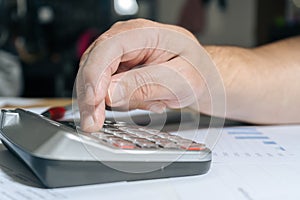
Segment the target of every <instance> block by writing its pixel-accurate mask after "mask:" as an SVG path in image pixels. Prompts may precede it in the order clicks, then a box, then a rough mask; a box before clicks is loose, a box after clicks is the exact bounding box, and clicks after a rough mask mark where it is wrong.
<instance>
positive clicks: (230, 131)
mask: <svg viewBox="0 0 300 200" xmlns="http://www.w3.org/2000/svg"><path fill="white" fill-rule="evenodd" d="M213 156H214V157H215V158H219V159H221V160H222V159H224V158H225V159H226V158H235V159H236V158H247V159H249V158H255V159H257V158H263V159H264V160H265V159H266V158H270V159H277V158H283V157H286V156H290V154H289V153H288V151H287V150H286V148H284V147H283V146H282V145H280V144H279V143H278V142H277V141H275V140H274V139H272V137H270V136H269V135H268V134H267V133H265V132H262V131H259V130H258V129H257V127H235V128H225V129H224V130H223V133H222V136H221V138H220V141H219V142H218V144H217V145H216V147H215V148H214V149H213Z"/></svg>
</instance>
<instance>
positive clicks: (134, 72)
mask: <svg viewBox="0 0 300 200" xmlns="http://www.w3.org/2000/svg"><path fill="white" fill-rule="evenodd" d="M211 69H215V66H214V64H213V62H212V61H211V60H210V58H209V56H208V54H207V53H206V51H205V50H204V49H203V47H202V46H201V45H200V44H199V43H198V41H197V39H196V38H195V37H194V36H193V35H192V34H191V33H190V32H188V31H187V30H185V29H183V28H180V27H178V26H172V25H165V24H160V23H156V22H152V21H149V20H144V19H136V20H130V21H126V22H118V23H116V24H115V25H113V26H112V27H111V28H110V29H109V30H108V31H106V32H105V33H103V34H102V35H101V36H100V37H99V38H98V39H97V40H96V41H94V43H93V44H92V45H91V46H90V47H89V48H88V49H87V50H86V52H85V53H84V55H83V56H82V59H81V61H80V69H79V72H78V75H77V82H76V89H77V98H78V105H79V109H80V116H81V127H82V129H83V130H85V131H89V132H92V131H97V130H99V129H100V128H101V127H102V124H103V121H104V119H105V114H104V113H105V105H108V106H111V107H117V108H118V109H122V110H129V109H135V108H139V109H146V110H151V111H154V112H163V110H164V109H165V108H166V107H169V108H182V107H186V106H191V105H195V104H197V102H198V101H199V99H200V98H201V99H202V100H201V102H202V104H203V105H205V106H204V107H205V109H206V110H208V109H211V108H210V107H211V105H210V100H209V99H210V96H211V94H209V92H208V89H207V87H208V86H207V85H209V84H215V81H213V80H215V79H217V78H216V77H215V76H216V74H217V73H213V72H211ZM207 76H209V77H211V80H206V78H205V77H207ZM198 106H199V105H198ZM208 112H209V111H208Z"/></svg>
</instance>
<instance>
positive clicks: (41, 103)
mask: <svg viewBox="0 0 300 200" xmlns="http://www.w3.org/2000/svg"><path fill="white" fill-rule="evenodd" d="M0 101H2V104H1V105H0V108H16V107H18V108H33V107H54V106H66V105H70V104H71V103H72V99H71V98H14V97H13V98H10V97H8V98H6V97H1V98H0Z"/></svg>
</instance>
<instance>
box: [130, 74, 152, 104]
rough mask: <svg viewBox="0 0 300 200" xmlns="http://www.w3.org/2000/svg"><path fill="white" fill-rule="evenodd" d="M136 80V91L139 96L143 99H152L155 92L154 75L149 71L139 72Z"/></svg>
mask: <svg viewBox="0 0 300 200" xmlns="http://www.w3.org/2000/svg"><path fill="white" fill-rule="evenodd" d="M134 82H135V85H136V88H134V91H135V92H137V95H138V98H139V99H140V100H142V101H145V100H147V99H150V98H151V96H152V93H153V91H152V87H151V85H152V84H153V81H152V76H151V75H150V74H149V73H145V72H143V73H140V72H137V73H135V76H134Z"/></svg>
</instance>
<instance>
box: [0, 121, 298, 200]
mask: <svg viewBox="0 0 300 200" xmlns="http://www.w3.org/2000/svg"><path fill="white" fill-rule="evenodd" d="M250 131H254V132H259V133H244V132H250ZM233 132H238V133H233ZM203 133H205V130H199V135H198V137H197V138H198V139H199V140H202V139H203ZM182 134H183V135H185V136H186V137H193V136H194V132H193V131H185V132H183V133H182ZM249 135H254V136H253V137H256V138H249ZM256 135H259V137H257V136H256ZM241 137H245V138H243V139H242V138H241ZM299 141H300V126H276V127H250V128H249V129H245V127H243V128H235V129H232V128H229V129H224V130H223V134H222V136H221V137H220V140H219V142H218V144H217V145H216V148H215V149H214V157H213V164H212V167H211V170H210V171H209V172H208V173H207V174H205V175H201V176H192V177H182V178H170V179H161V180H148V181H136V182H120V183H111V184H99V185H90V186H80V187H69V188H60V189H41V188H37V187H36V186H38V185H39V184H38V181H37V180H36V178H35V177H34V176H32V174H31V172H29V171H28V169H27V168H25V167H24V166H23V165H22V163H20V162H19V161H18V160H17V159H15V158H14V157H13V156H12V155H11V154H10V153H9V152H8V151H7V150H5V149H4V148H3V147H2V150H1V151H0V166H1V169H0V199H1V200H14V199H16V200H40V199H45V200H50V199H56V200H68V199H72V200H83V199H89V200H94V199H95V200H96V199H111V200H115V199H122V200H127V199H128V200H129V199H130V200H132V199H143V200H147V199H149V200H150V199H151V200H152V199H155V200H160V199H172V200H173V199H195V198H196V199H218V200H219V199H230V200H235V199H237V200H269V199H272V200H277V199H278V200H282V199H292V200H294V199H295V200H298V199H300V190H299V185H300V145H299ZM269 145H270V146H269ZM281 147H282V148H283V149H284V151H283V150H282V149H281ZM224 152H225V153H226V154H224ZM235 153H238V154H239V156H237V154H235ZM257 153H259V154H260V155H257ZM268 153H270V154H272V155H273V157H272V158H270V157H271V156H269V155H268ZM278 153H281V154H282V156H280V155H278ZM247 154H250V155H251V156H250V157H249V156H248V155H247Z"/></svg>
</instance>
